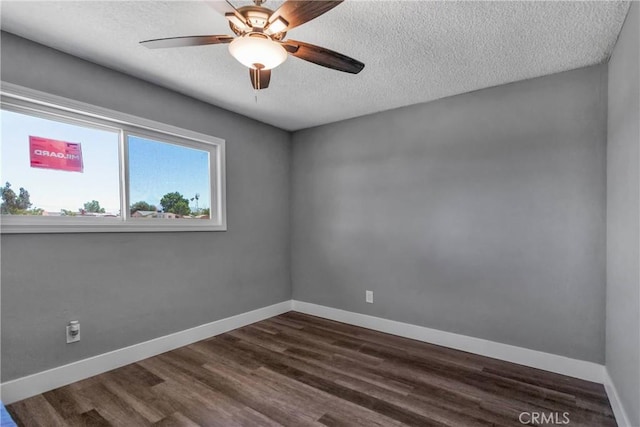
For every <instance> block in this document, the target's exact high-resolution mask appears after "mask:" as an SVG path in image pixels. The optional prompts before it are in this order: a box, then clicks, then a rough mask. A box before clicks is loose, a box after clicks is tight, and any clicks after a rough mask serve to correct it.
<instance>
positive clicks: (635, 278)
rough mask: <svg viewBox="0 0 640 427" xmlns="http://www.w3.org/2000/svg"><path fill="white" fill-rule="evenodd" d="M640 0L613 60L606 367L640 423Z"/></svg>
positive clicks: (610, 81)
mask: <svg viewBox="0 0 640 427" xmlns="http://www.w3.org/2000/svg"><path fill="white" fill-rule="evenodd" d="M639 14H640V5H639V4H638V3H636V2H634V3H633V4H632V5H631V8H630V10H629V15H628V16H627V20H626V22H625V24H624V26H623V28H622V32H621V34H620V37H619V39H618V42H617V44H616V47H615V50H614V52H613V55H612V57H611V60H610V61H609V118H608V121H609V123H608V140H607V344H606V356H607V357H606V361H607V369H608V371H609V374H610V376H611V378H612V380H613V383H614V384H615V386H616V389H617V390H618V393H619V395H620V399H621V401H622V404H623V405H624V407H625V409H626V410H627V412H628V415H629V417H630V418H631V419H630V421H631V425H634V426H640V268H639V266H638V263H639V262H640V228H639V227H640V200H639V198H640V174H639V173H638V163H639V162H640V87H639V84H638V82H639V81H640V72H639V70H638V69H639V67H640V65H639V62H640V55H639V52H640V42H639V39H640V24H639V22H638V19H639V17H638V15H639Z"/></svg>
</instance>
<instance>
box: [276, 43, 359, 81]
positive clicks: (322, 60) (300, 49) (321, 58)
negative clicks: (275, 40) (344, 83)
mask: <svg viewBox="0 0 640 427" xmlns="http://www.w3.org/2000/svg"><path fill="white" fill-rule="evenodd" d="M281 43H282V45H283V47H284V48H285V49H286V50H287V52H289V54H291V55H293V56H295V57H296V58H300V59H304V60H305V61H309V62H313V63H314V64H317V65H321V66H323V67H327V68H331V69H333V70H338V71H344V72H345V73H351V74H358V73H359V72H360V71H362V69H363V68H364V64H363V63H362V62H360V61H358V60H356V59H353V58H349V57H348V56H345V55H343V54H341V53H338V52H334V51H332V50H329V49H326V48H324V47H320V46H315V45H312V44H309V43H305V42H299V41H297V40H285V41H283V42H281Z"/></svg>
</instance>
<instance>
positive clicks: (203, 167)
mask: <svg viewBox="0 0 640 427" xmlns="http://www.w3.org/2000/svg"><path fill="white" fill-rule="evenodd" d="M128 142H129V200H130V206H129V208H130V209H129V211H130V214H131V216H132V217H133V218H147V219H185V218H187V219H209V215H210V208H211V186H210V176H209V170H210V169H209V151H204V150H198V149H194V148H189V147H185V146H182V145H176V144H170V143H164V142H159V141H153V140H150V139H145V138H141V137H138V136H133V135H131V136H129V138H128Z"/></svg>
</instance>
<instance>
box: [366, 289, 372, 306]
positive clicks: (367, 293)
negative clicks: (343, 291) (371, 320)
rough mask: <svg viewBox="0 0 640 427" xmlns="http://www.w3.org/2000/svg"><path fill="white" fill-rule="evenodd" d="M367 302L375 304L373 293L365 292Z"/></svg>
mask: <svg viewBox="0 0 640 427" xmlns="http://www.w3.org/2000/svg"><path fill="white" fill-rule="evenodd" d="M365 300H366V301H367V302H368V303H369V304H373V291H365Z"/></svg>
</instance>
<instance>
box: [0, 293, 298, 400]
mask: <svg viewBox="0 0 640 427" xmlns="http://www.w3.org/2000/svg"><path fill="white" fill-rule="evenodd" d="M290 310H291V301H290V300H289V301H283V302H281V303H278V304H274V305H270V306H268V307H262V308H259V309H257V310H253V311H249V312H247V313H242V314H238V315H236V316H231V317H227V318H225V319H220V320H216V321H215V322H211V323H207V324H204V325H200V326H196V327H195V328H191V329H187V330H184V331H180V332H176V333H174V334H170V335H165V336H163V337H159V338H155V339H152V340H150V341H145V342H142V343H140V344H135V345H132V346H129V347H125V348H121V349H118V350H114V351H111V352H109V353H104V354H99V355H97V356H94V357H90V358H88V359H83V360H80V361H77V362H73V363H69V364H68V365H64V366H60V367H57V368H53V369H49V370H47V371H43V372H38V373H37V374H33V375H29V376H26V377H22V378H18V379H15V380H12V381H7V382H5V383H2V384H0V396H2V401H3V403H4V404H10V403H13V402H16V401H18V400H22V399H26V398H27V397H31V396H35V395H37V394H40V393H44V392H46V391H49V390H53V389H54V388H58V387H62V386H64V385H67V384H71V383H73V382H76V381H80V380H83V379H86V378H89V377H92V376H94V375H98V374H101V373H104V372H107V371H110V370H112V369H115V368H119V367H121V366H124V365H128V364H130V363H134V362H137V361H139V360H142V359H146V358H148V357H152V356H156V355H158V354H161V353H164V352H167V351H170V350H174V349H176V348H178V347H182V346H185V345H189V344H192V343H194V342H196V341H200V340H203V339H206V338H210V337H212V336H215V335H219V334H222V333H225V332H227V331H230V330H232V329H236V328H240V327H242V326H246V325H249V324H251V323H255V322H259V321H260V320H264V319H268V318H269V317H273V316H277V315H279V314H282V313H286V312H288V311H290Z"/></svg>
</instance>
